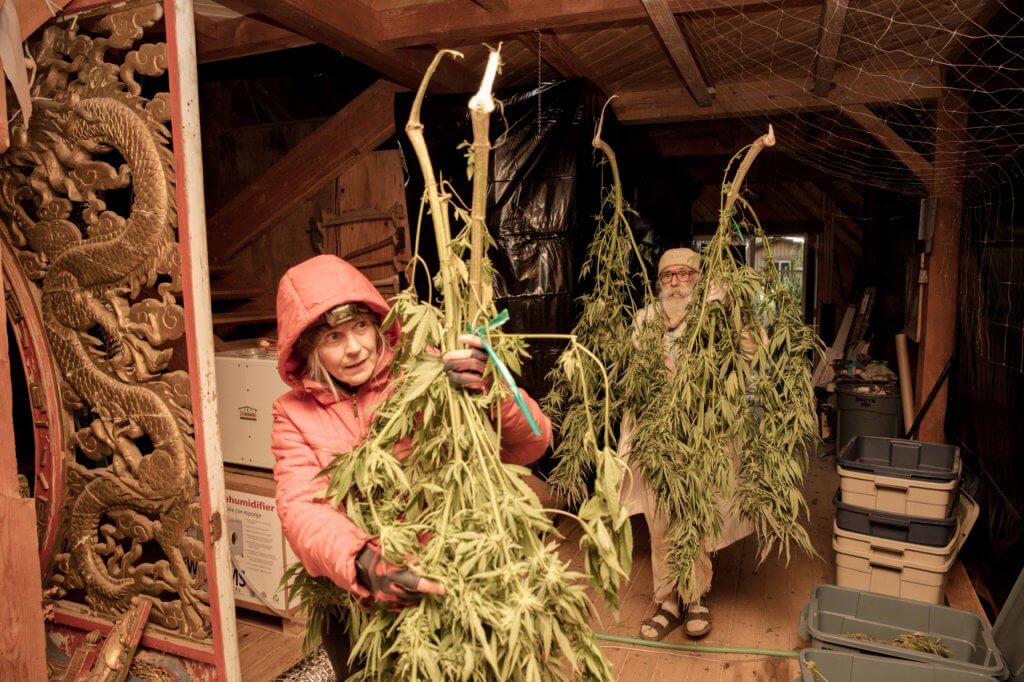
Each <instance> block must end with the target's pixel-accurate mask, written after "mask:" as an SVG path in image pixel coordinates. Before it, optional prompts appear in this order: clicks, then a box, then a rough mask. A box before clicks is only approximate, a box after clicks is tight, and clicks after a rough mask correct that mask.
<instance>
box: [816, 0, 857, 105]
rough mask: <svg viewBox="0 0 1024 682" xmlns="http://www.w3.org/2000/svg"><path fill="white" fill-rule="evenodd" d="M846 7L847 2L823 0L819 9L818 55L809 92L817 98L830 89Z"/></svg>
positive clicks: (847, 0)
mask: <svg viewBox="0 0 1024 682" xmlns="http://www.w3.org/2000/svg"><path fill="white" fill-rule="evenodd" d="M848 7H849V0H825V4H824V5H823V6H822V8H821V26H820V27H819V28H818V53H817V58H816V60H815V63H814V85H813V87H812V88H811V92H813V93H814V94H815V95H817V96H818V97H824V96H825V95H827V94H828V91H829V90H831V89H832V74H834V73H835V70H836V57H837V56H838V55H839V43H840V42H841V41H842V39H843V27H844V25H845V24H846V10H847V9H848Z"/></svg>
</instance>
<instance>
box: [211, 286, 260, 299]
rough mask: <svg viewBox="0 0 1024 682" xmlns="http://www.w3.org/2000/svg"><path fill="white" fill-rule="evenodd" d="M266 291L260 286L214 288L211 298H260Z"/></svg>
mask: <svg viewBox="0 0 1024 682" xmlns="http://www.w3.org/2000/svg"><path fill="white" fill-rule="evenodd" d="M264 293H266V292H265V290H264V289H262V288H260V287H239V288H237V289H212V290H211V291H210V299H211V300H214V301H240V300H244V299H247V298H248V299H251V298H259V297H260V296H262V295H263V294H264Z"/></svg>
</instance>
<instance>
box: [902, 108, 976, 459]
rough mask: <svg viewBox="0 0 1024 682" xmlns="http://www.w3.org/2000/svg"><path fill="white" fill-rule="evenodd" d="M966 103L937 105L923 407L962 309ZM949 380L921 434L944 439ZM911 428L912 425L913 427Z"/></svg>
mask: <svg viewBox="0 0 1024 682" xmlns="http://www.w3.org/2000/svg"><path fill="white" fill-rule="evenodd" d="M967 107H968V105H967V102H966V101H965V100H964V99H963V98H962V97H961V96H960V95H959V94H957V93H956V92H954V91H952V90H944V91H943V93H942V96H941V97H940V98H939V101H938V106H937V109H936V130H935V161H934V163H933V166H934V169H935V171H934V176H933V179H932V189H931V191H932V193H933V194H934V196H935V197H936V206H935V228H934V231H933V233H932V240H931V251H930V253H929V254H928V256H927V262H926V265H927V269H928V284H927V286H926V288H925V291H924V298H923V300H922V301H921V306H922V310H923V320H922V327H921V346H920V348H919V349H918V358H917V381H916V382H915V389H916V395H915V406H916V408H917V410H920V409H921V406H922V405H923V404H924V401H925V399H926V398H927V397H928V394H929V393H930V392H931V390H932V387H933V386H934V385H935V382H936V381H937V380H938V378H939V375H940V374H941V373H942V369H943V368H944V367H945V366H946V363H947V362H948V361H949V359H950V358H951V357H952V356H953V353H954V351H955V350H956V318H957V310H958V308H959V274H960V273H959V271H960V222H961V213H962V211H963V181H962V179H961V176H960V171H961V169H962V157H963V151H964V138H963V136H964V129H965V126H966V123H967ZM948 394H949V383H948V380H947V383H946V384H945V385H943V386H942V388H941V389H940V390H939V392H938V393H937V394H936V396H935V400H934V401H933V402H932V404H931V407H929V408H928V412H927V413H926V414H925V415H924V418H923V419H922V420H921V426H920V428H919V429H918V432H917V438H918V439H919V440H924V441H932V442H936V443H944V442H945V441H946V436H945V417H946V402H947V398H948ZM908 428H909V425H908Z"/></svg>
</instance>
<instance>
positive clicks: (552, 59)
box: [517, 31, 611, 97]
mask: <svg viewBox="0 0 1024 682" xmlns="http://www.w3.org/2000/svg"><path fill="white" fill-rule="evenodd" d="M538 36H539V37H538ZM517 39H518V40H519V42H520V43H521V44H522V45H524V46H525V47H527V48H529V49H530V50H531V51H532V52H533V53H534V54H536V53H537V50H538V45H537V43H538V42H539V43H540V48H539V49H540V57H541V59H543V60H544V61H545V62H547V63H548V65H549V66H550V67H551V68H552V69H554V70H555V71H557V72H558V73H559V74H560V75H562V76H563V77H565V78H585V79H586V80H588V81H590V82H591V83H593V84H594V85H595V86H596V87H597V89H598V90H600V91H601V93H602V94H603V95H604V96H605V97H610V96H611V93H610V92H609V90H608V88H607V87H605V86H604V85H603V84H602V83H601V81H599V80H598V79H597V78H596V77H595V76H594V72H593V71H592V70H591V69H590V67H589V66H587V64H585V63H584V62H583V60H581V59H580V58H579V57H577V56H576V55H575V54H573V52H572V50H570V49H569V46H568V45H566V44H565V42H563V41H562V39H561V38H559V37H558V36H557V35H555V34H554V32H552V31H540V32H539V33H520V34H519V35H518V36H517Z"/></svg>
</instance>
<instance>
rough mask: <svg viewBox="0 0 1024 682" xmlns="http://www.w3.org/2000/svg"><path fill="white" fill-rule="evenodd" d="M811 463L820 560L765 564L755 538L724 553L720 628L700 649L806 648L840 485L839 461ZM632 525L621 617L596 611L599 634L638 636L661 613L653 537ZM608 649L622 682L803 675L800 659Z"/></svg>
mask: <svg viewBox="0 0 1024 682" xmlns="http://www.w3.org/2000/svg"><path fill="white" fill-rule="evenodd" d="M812 460H813V461H811V462H810V468H809V471H808V475H807V478H806V483H805V489H804V492H805V497H806V499H807V502H808V505H809V507H810V510H811V518H810V521H809V522H808V524H807V528H808V531H809V533H810V536H811V541H812V544H813V545H814V547H815V549H816V550H817V551H818V553H819V554H820V556H819V557H808V556H806V555H804V554H793V555H791V557H790V561H789V564H788V565H787V564H786V561H785V558H779V557H776V556H771V557H769V558H768V559H766V560H765V561H764V562H763V563H761V564H758V558H757V545H756V542H755V540H754V539H753V538H747V539H745V540H743V541H742V542H739V543H737V544H736V545H733V546H732V547H728V548H726V549H724V550H722V551H721V552H719V553H718V555H717V557H716V558H715V561H714V566H715V575H714V582H713V583H712V591H711V610H712V614H713V618H714V629H713V630H712V631H711V634H710V635H708V636H707V637H706V638H705V639H704V640H702V641H701V642H700V644H706V645H710V646H731V647H753V648H761V649H777V650H784V651H793V650H797V649H800V648H803V647H805V646H807V643H806V642H804V641H802V640H801V639H800V636H799V635H798V634H797V632H796V623H797V619H798V616H799V613H800V610H801V609H802V608H803V607H804V606H805V605H806V603H807V599H808V596H809V594H810V592H811V588H812V587H813V586H814V585H817V584H819V583H823V582H825V583H828V582H832V578H833V563H834V561H833V553H832V543H831V537H832V519H833V511H832V494H833V493H834V491H835V489H836V486H837V485H838V476H837V475H836V472H835V461H834V459H832V458H828V459H819V458H818V457H812ZM633 521H634V525H633V530H634V555H633V570H632V575H631V577H630V580H629V582H628V583H626V584H624V585H623V586H622V589H621V592H620V595H619V598H620V602H621V604H620V610H619V619H618V620H615V619H614V618H613V617H612V616H611V614H610V612H609V611H608V609H607V608H606V607H604V605H599V606H598V607H597V611H598V616H599V625H598V627H597V629H598V630H599V631H600V632H603V633H606V634H614V635H622V636H627V637H637V636H638V635H639V630H640V623H641V621H643V620H644V619H645V618H648V617H650V616H651V615H653V613H654V611H655V606H654V603H653V601H652V598H653V586H652V579H651V564H650V549H649V547H650V544H649V543H650V539H649V536H648V534H647V529H646V527H645V524H644V523H643V520H642V517H634V519H633ZM563 532H564V533H566V540H565V543H564V544H565V545H569V547H564V548H563V550H562V551H563V557H565V558H567V559H568V560H570V561H571V562H572V564H573V568H574V569H576V570H582V557H581V556H580V555H579V554H578V553H575V552H573V551H572V549H571V545H572V544H575V542H576V541H577V539H578V531H577V530H576V529H571V530H570V529H568V528H566V529H564V530H563ZM665 641H666V642H674V643H677V644H687V643H694V642H692V641H691V640H689V639H688V638H687V637H686V636H685V635H684V634H683V631H682V629H678V630H676V631H675V632H673V633H671V634H670V635H669V636H668V637H667V638H666V639H665ZM601 646H602V649H604V651H605V654H606V655H607V656H608V659H609V660H610V661H611V663H612V666H613V668H614V670H615V671H616V679H617V680H620V681H621V682H645V681H646V680H673V681H678V682H698V681H699V682H703V681H704V680H714V681H718V682H735V681H740V680H743V681H751V680H780V681H782V680H785V681H788V680H792V679H793V678H794V677H796V675H797V672H798V670H797V666H796V662H795V660H793V659H782V658H775V657H770V656H749V655H736V654H713V653H708V654H704V653H691V652H685V651H678V652H677V651H664V650H659V649H652V648H649V647H644V646H640V645H633V644H619V643H611V642H603V643H602V645H601Z"/></svg>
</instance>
